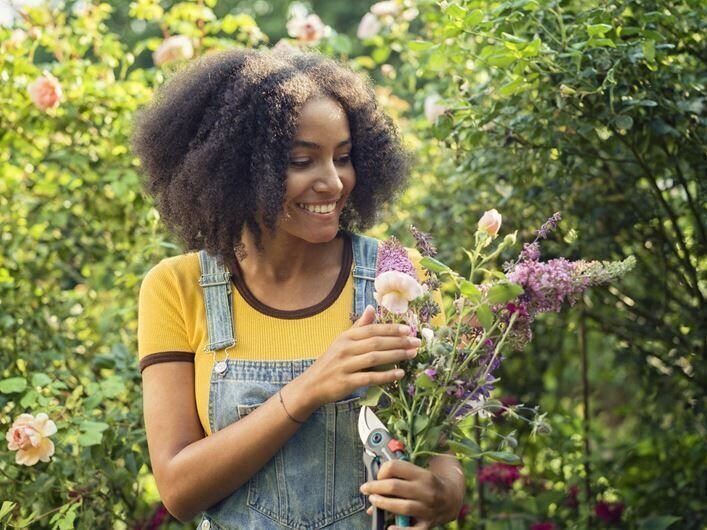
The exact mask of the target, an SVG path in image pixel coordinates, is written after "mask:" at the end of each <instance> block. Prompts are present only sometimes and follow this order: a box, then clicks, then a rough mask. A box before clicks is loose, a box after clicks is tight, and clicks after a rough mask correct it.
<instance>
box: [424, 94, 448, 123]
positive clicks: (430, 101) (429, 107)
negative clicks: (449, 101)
mask: <svg viewBox="0 0 707 530" xmlns="http://www.w3.org/2000/svg"><path fill="white" fill-rule="evenodd" d="M440 99H441V98H440V97H439V94H430V95H429V96H427V97H426V98H425V118H427V121H429V122H430V123H434V122H436V121H437V118H439V117H440V116H441V115H442V114H444V113H445V112H446V111H447V108H446V107H445V106H444V105H440V104H439V103H438V102H439V100H440Z"/></svg>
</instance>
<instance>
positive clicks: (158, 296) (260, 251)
mask: <svg viewBox="0 0 707 530" xmlns="http://www.w3.org/2000/svg"><path fill="white" fill-rule="evenodd" d="M134 149H135V152H136V153H137V154H138V156H139V157H140V159H141V162H142V165H143V168H144V170H145V172H146V175H147V179H146V188H147V190H148V191H149V192H150V193H151V194H152V195H153V196H154V197H155V200H156V204H157V207H158V210H159V211H160V214H161V217H162V219H163V220H164V221H165V223H166V224H167V226H168V227H170V228H171V229H172V230H173V231H174V232H175V233H176V234H177V235H178V236H179V237H180V238H181V239H182V241H183V242H184V244H185V246H186V247H187V248H188V249H190V250H201V251H200V252H199V253H190V254H186V255H182V256H177V257H174V258H169V259H166V260H163V261H162V262H161V263H160V264H158V265H157V266H155V267H154V268H153V269H152V270H151V271H150V272H149V273H148V275H147V276H146V278H145V280H144V282H143V285H142V287H141V292H140V312H139V326H138V343H139V355H140V368H141V370H142V377H143V386H144V413H145V427H146V431H147V439H148V446H149V451H150V460H151V463H152V469H153V472H154V475H155V479H156V481H157V486H158V488H159V491H160V494H161V496H162V499H163V502H164V504H165V506H166V507H167V509H168V510H169V511H170V513H172V514H173V515H174V516H175V517H177V518H178V519H180V520H182V521H189V520H191V519H192V518H193V517H195V516H196V515H197V514H200V513H201V512H205V513H204V515H203V518H202V521H201V525H200V527H199V528H203V529H208V528H258V529H281V528H307V529H309V528H312V529H314V528H332V529H334V528H336V529H354V528H368V527H370V519H369V518H367V517H366V510H365V504H364V494H365V495H369V496H370V497H369V499H370V501H371V503H372V504H374V505H376V506H378V507H380V508H382V509H384V510H386V511H388V512H393V513H398V514H405V515H410V516H413V517H414V518H415V520H416V524H417V526H416V528H430V527H431V526H433V525H435V524H439V523H442V522H446V521H449V520H452V519H453V518H454V517H455V516H456V514H457V513H458V510H459V507H460V506H461V502H462V499H463V495H464V477H463V473H462V469H461V466H460V464H459V462H458V461H457V460H456V459H455V458H454V457H453V456H444V457H437V458H435V459H433V460H432V461H431V462H430V465H429V467H428V468H427V469H423V468H420V467H418V466H415V465H412V464H410V463H408V462H394V463H390V464H386V465H385V466H383V467H382V469H381V470H380V473H379V477H378V480H375V481H371V482H369V483H367V484H364V485H363V487H361V485H362V483H363V482H365V476H364V468H363V463H362V459H361V456H362V452H363V447H362V444H361V442H360V440H358V436H357V432H356V417H357V405H356V402H357V400H358V398H359V397H360V396H361V395H362V393H363V392H364V391H365V388H366V386H368V385H371V384H374V385H375V384H385V383H390V382H393V381H396V380H397V379H399V378H400V377H401V373H400V371H399V370H395V369H392V370H390V369H388V370H375V368H376V367H377V366H380V365H386V364H391V363H399V362H401V361H403V360H406V359H411V358H413V357H414V355H415V352H416V347H417V346H418V345H419V343H420V341H419V340H418V339H417V338H415V337H411V336H410V329H409V328H407V327H406V326H397V325H382V324H376V323H374V311H373V308H371V307H367V306H368V305H371V304H374V301H373V298H372V291H371V284H372V281H371V277H372V272H373V270H374V269H375V257H376V241H375V240H372V239H371V238H365V237H362V236H359V235H357V234H355V233H353V232H351V230H354V229H355V230H360V229H362V228H365V227H366V226H369V225H370V224H371V223H372V221H373V220H374V217H375V214H376V212H377V211H378V210H379V209H380V208H381V206H382V205H383V204H384V202H385V201H387V200H389V199H390V198H392V196H393V195H394V193H395V192H396V191H398V190H399V189H400V188H401V186H402V184H403V182H404V179H405V174H406V170H407V160H408V157H407V154H406V153H405V151H404V150H403V148H402V147H401V144H400V141H399V139H398V137H397V135H396V133H395V129H394V127H393V125H392V124H391V122H390V120H389V119H388V118H387V117H386V116H385V115H384V114H383V113H382V112H381V110H380V109H379V108H378V107H377V105H376V101H375V98H374V95H373V92H372V90H371V88H370V86H368V85H367V84H366V83H365V82H363V81H362V80H361V78H359V76H358V75H356V74H355V73H354V72H352V71H350V70H348V69H347V68H345V67H342V66H340V65H338V64H337V63H335V62H333V61H331V60H329V59H326V58H324V57H322V56H319V55H316V54H304V53H303V54H299V53H296V54H291V53H287V52H256V51H253V50H233V51H229V52H225V53H218V54H214V55H210V56H208V57H206V58H203V59H202V60H201V61H199V62H198V63H196V64H195V65H193V66H192V67H190V68H189V69H188V70H186V71H183V72H181V73H180V74H178V75H177V76H176V77H175V78H174V79H172V80H171V81H170V82H169V83H167V84H166V85H165V86H164V87H163V88H162V89H161V90H160V92H159V93H158V95H157V97H156V98H155V101H154V102H153V104H152V105H151V106H150V107H149V108H148V109H147V110H146V111H145V112H143V114H142V115H141V116H140V119H139V121H138V124H137V128H136V132H135V136H134ZM413 257H416V258H417V261H419V255H417V256H413ZM352 268H353V270H352ZM229 278H231V279H232V284H231V281H230V280H229ZM354 291H355V292H354ZM364 308H365V309H364ZM352 309H353V310H354V312H355V313H359V315H358V316H357V318H356V320H355V322H354V324H353V326H352V325H351V320H350V314H351V312H352ZM360 487H361V489H359V488H360ZM368 512H369V514H370V509H369V510H368Z"/></svg>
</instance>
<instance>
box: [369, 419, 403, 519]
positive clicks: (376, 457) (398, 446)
mask: <svg viewBox="0 0 707 530" xmlns="http://www.w3.org/2000/svg"><path fill="white" fill-rule="evenodd" d="M358 435H359V437H360V438H361V442H363V448H364V452H363V463H364V464H365V465H366V481H367V482H368V481H371V480H376V479H377V478H378V470H379V469H380V468H381V466H382V465H383V464H384V463H385V462H387V461H388V460H407V455H406V454H405V446H404V445H403V443H402V442H401V441H399V440H396V439H395V438H393V437H392V436H391V435H390V432H388V429H386V428H385V425H383V422H382V421H380V420H379V419H378V416H376V415H375V414H374V412H373V411H372V410H371V409H370V408H369V407H366V406H363V407H361V413H360V414H359V415H358ZM384 513H385V512H384V511H383V510H382V509H380V508H374V509H373V524H372V525H371V528H372V530H383V528H384V525H385V519H384ZM395 524H396V526H401V527H409V526H412V525H411V523H410V517H408V516H407V515H397V514H396V516H395Z"/></svg>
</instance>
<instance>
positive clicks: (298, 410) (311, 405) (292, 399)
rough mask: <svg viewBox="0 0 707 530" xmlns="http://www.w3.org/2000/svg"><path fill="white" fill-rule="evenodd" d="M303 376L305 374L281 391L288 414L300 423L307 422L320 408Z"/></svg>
mask: <svg viewBox="0 0 707 530" xmlns="http://www.w3.org/2000/svg"><path fill="white" fill-rule="evenodd" d="M303 376H304V374H302V375H300V376H299V377H296V378H295V379H293V380H292V381H290V382H289V383H288V384H287V385H285V386H284V387H283V388H282V389H281V390H280V395H281V397H282V398H283V401H284V402H285V404H286V408H287V412H288V413H289V414H290V415H291V416H293V417H294V418H296V419H297V420H298V421H300V422H304V421H306V420H307V418H309V416H311V415H312V413H313V412H314V411H315V410H317V408H319V404H318V403H317V402H316V400H315V399H314V396H313V395H312V392H311V386H310V385H308V384H307V380H306V378H304V377H303Z"/></svg>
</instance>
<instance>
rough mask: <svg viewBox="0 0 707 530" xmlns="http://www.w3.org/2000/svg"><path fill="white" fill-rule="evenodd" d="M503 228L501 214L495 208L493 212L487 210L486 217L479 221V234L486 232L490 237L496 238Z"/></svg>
mask: <svg viewBox="0 0 707 530" xmlns="http://www.w3.org/2000/svg"><path fill="white" fill-rule="evenodd" d="M500 228H501V214H500V213H498V211H497V210H496V209H495V208H494V209H493V210H487V211H486V212H485V213H484V215H483V216H482V217H481V219H479V226H478V229H479V232H486V233H487V234H488V235H490V236H495V235H496V234H498V230H499V229H500Z"/></svg>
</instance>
